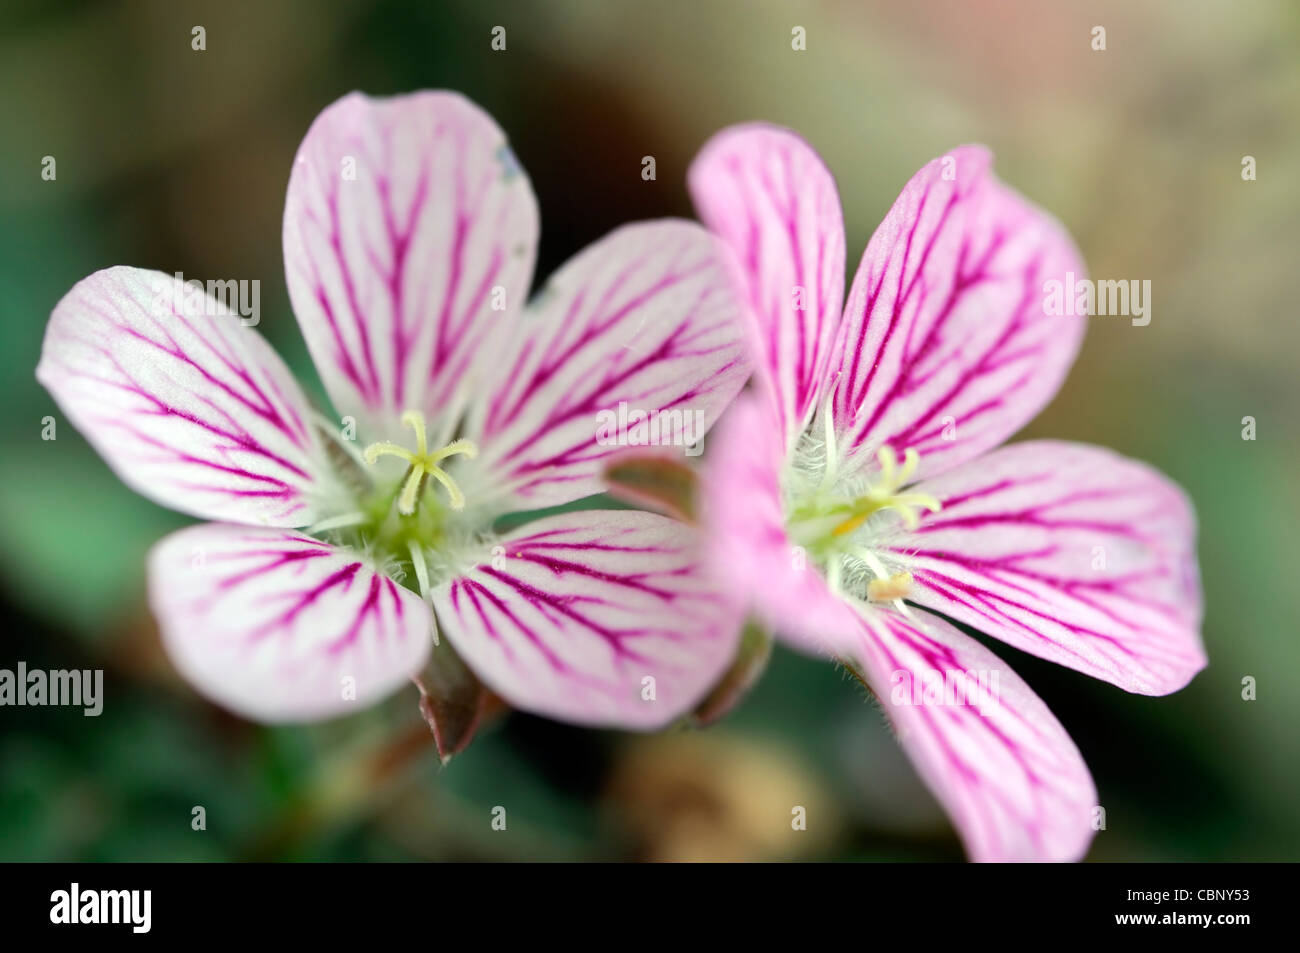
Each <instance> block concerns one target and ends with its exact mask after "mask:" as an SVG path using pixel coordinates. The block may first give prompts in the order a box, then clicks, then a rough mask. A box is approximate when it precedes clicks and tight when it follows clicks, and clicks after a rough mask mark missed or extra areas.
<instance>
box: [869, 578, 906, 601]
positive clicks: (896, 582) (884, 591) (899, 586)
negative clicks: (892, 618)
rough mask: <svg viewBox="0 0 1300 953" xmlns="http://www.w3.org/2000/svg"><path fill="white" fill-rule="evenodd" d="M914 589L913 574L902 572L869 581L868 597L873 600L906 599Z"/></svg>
mask: <svg viewBox="0 0 1300 953" xmlns="http://www.w3.org/2000/svg"><path fill="white" fill-rule="evenodd" d="M911 589H912V574H911V573H910V572H900V573H897V574H896V575H893V576H890V577H889V578H888V579H873V580H871V581H870V582H869V583H867V598H868V599H870V600H871V601H872V602H893V601H894V600H895V599H905V598H907V594H908V593H909V592H910V591H911Z"/></svg>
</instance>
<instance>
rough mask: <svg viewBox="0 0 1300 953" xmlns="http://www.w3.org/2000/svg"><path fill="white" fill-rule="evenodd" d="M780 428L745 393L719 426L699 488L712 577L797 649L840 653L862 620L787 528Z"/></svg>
mask: <svg viewBox="0 0 1300 953" xmlns="http://www.w3.org/2000/svg"><path fill="white" fill-rule="evenodd" d="M783 449H784V448H783V447H782V446H781V435H780V430H779V428H778V427H777V426H776V420H775V418H774V416H773V414H772V413H770V408H769V406H768V405H767V404H766V403H764V402H762V401H760V400H759V399H758V398H757V397H756V396H755V395H753V394H742V395H741V396H740V397H738V398H737V399H736V401H735V403H734V404H732V406H731V409H730V410H729V411H728V412H727V414H726V415H725V416H724V417H723V418H722V421H721V422H720V423H719V424H718V430H717V434H716V436H715V437H714V438H713V445H712V447H711V449H710V452H709V458H708V462H707V464H706V467H705V470H704V475H703V481H702V484H701V494H702V507H701V520H702V523H703V525H704V528H705V539H706V541H707V556H708V563H709V568H710V572H711V574H712V575H713V576H714V577H715V578H717V579H718V580H719V582H720V584H723V585H726V586H727V587H728V588H729V589H730V590H732V591H733V592H735V593H737V594H738V597H739V598H741V600H742V602H743V603H744V604H745V606H746V607H747V608H750V609H752V610H753V611H754V612H755V613H756V614H757V615H758V616H759V617H760V618H761V619H762V621H763V622H764V623H765V624H766V625H768V626H769V627H770V628H772V629H773V630H774V631H775V633H776V634H777V635H778V636H779V637H781V638H782V640H783V641H785V642H787V643H788V644H790V645H791V646H793V647H794V648H797V649H800V650H801V651H804V652H808V653H810V654H815V655H825V654H827V653H834V652H836V651H838V650H839V648H840V647H841V646H842V645H843V644H844V642H845V640H846V639H848V640H852V639H855V638H856V637H857V633H858V629H859V628H860V625H859V620H858V618H857V615H856V614H855V613H854V612H853V611H852V610H851V609H850V608H849V606H848V604H847V603H846V602H845V601H844V600H843V599H842V598H840V597H839V596H837V595H835V593H833V592H832V591H831V589H830V586H829V585H828V584H827V582H826V580H825V579H824V578H823V577H822V575H821V573H820V572H819V571H818V569H817V568H816V566H815V565H814V564H813V563H812V561H811V560H810V559H809V558H808V555H807V553H805V552H804V551H803V550H802V549H801V548H800V547H798V546H796V545H795V544H794V543H793V542H791V540H790V538H789V536H788V535H787V534H786V529H785V513H784V509H783V505H782V498H781V487H780V473H781V467H782V465H783V461H784V453H783Z"/></svg>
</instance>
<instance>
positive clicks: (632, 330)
mask: <svg viewBox="0 0 1300 953" xmlns="http://www.w3.org/2000/svg"><path fill="white" fill-rule="evenodd" d="M727 254H728V253H727V252H726V250H725V248H724V247H723V246H722V244H721V243H720V242H719V241H718V240H717V239H715V238H713V237H712V236H711V235H709V233H708V232H706V231H705V230H704V229H703V228H701V227H699V226H698V225H695V224H693V223H690V222H685V221H676V220H662V221H655V222H640V223H637V224H634V225H625V226H623V227H622V228H619V229H617V230H615V231H614V232H611V233H610V234H609V235H607V236H605V237H604V238H603V239H601V240H600V241H598V242H596V243H595V244H594V245H591V246H590V247H588V248H587V249H585V250H584V251H582V252H580V253H579V254H578V255H577V256H576V257H575V258H573V259H572V260H571V261H569V262H568V263H567V264H566V265H565V266H564V267H562V268H561V269H560V270H559V271H558V272H556V274H555V275H554V277H552V278H551V280H550V282H549V283H548V284H547V285H546V287H545V288H544V289H543V290H542V292H541V295H540V299H539V300H538V301H537V302H535V303H534V304H533V305H530V313H528V314H526V315H523V316H520V317H519V319H518V320H510V319H507V320H509V323H504V322H503V323H502V325H501V327H500V331H499V334H500V336H499V337H498V338H497V339H496V340H497V343H498V344H499V346H500V353H501V354H502V355H503V357H502V359H501V360H500V362H499V363H498V364H497V367H496V378H495V381H494V382H493V383H492V385H491V386H488V387H486V388H485V390H486V392H487V396H486V399H485V400H483V401H481V402H480V403H479V404H477V405H476V406H475V407H474V408H473V410H472V412H471V415H470V418H469V419H468V421H467V423H466V434H467V436H469V437H470V438H472V439H473V440H475V441H476V442H477V443H478V445H479V447H480V448H481V455H480V458H479V461H478V462H479V466H480V467H481V472H482V473H483V474H484V479H488V478H491V479H492V480H494V481H495V482H496V483H498V484H500V485H504V486H508V487H510V488H511V489H512V491H513V492H514V493H515V494H516V495H517V497H518V498H520V499H522V500H524V501H526V502H527V504H528V505H529V506H533V507H542V506H551V505H555V504H559V503H565V502H568V501H570V500H575V499H578V498H580V497H583V496H587V495H590V494H592V493H599V492H600V491H601V490H602V489H603V488H604V484H603V481H602V480H601V469H602V466H603V463H604V461H605V460H606V459H607V458H609V457H610V455H611V454H614V453H617V452H619V451H620V448H621V447H623V446H627V445H643V444H646V443H656V444H659V445H672V446H683V447H686V446H689V445H691V444H693V443H697V442H698V441H699V440H700V439H701V438H702V437H703V435H704V432H705V431H707V430H708V428H709V427H710V426H712V425H713V422H714V421H715V420H716V419H717V417H718V415H719V414H720V413H722V410H723V408H724V407H726V405H727V404H728V402H730V400H731V399H732V398H733V397H734V396H735V395H736V393H737V392H738V391H739V390H740V388H741V386H742V385H743V384H744V382H745V378H746V377H747V376H748V373H749V365H748V362H747V361H746V360H745V358H744V353H743V352H744V348H743V344H742V342H741V330H740V321H739V308H740V305H739V301H738V300H737V298H736V296H735V293H734V291H733V289H732V285H731V283H730V281H729V280H728V279H727V278H726V274H725V269H724V264H723V262H724V261H725V257H726V255H727ZM492 353H493V354H496V353H498V350H497V349H496V348H494V349H493V352H492ZM638 419H640V420H644V421H645V426H644V427H643V428H640V429H638V427H637V421H638ZM625 428H626V429H625Z"/></svg>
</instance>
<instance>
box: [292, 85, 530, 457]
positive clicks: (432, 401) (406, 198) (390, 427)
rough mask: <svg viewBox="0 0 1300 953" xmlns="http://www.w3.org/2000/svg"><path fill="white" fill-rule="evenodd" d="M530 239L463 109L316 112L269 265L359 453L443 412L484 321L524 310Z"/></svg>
mask: <svg viewBox="0 0 1300 953" xmlns="http://www.w3.org/2000/svg"><path fill="white" fill-rule="evenodd" d="M537 235H538V220H537V200H536V198H535V197H534V195H533V190H532V186H531V185H530V184H529V182H528V177H527V176H526V175H525V174H524V173H523V171H522V170H521V169H520V168H519V166H518V164H517V163H516V161H515V159H514V156H513V154H512V153H511V152H510V149H509V147H508V146H507V145H506V138H505V134H504V133H502V131H501V129H500V128H499V127H498V126H497V124H496V123H495V122H494V121H493V120H492V118H491V117H490V116H488V115H487V114H486V113H485V112H483V111H482V110H481V109H479V108H478V107H477V106H475V105H474V104H473V103H471V102H470V101H469V100H467V99H465V98H464V97H462V96H460V95H459V94H456V93H449V92H427V91H426V92H419V93H412V94H410V95H407V96H398V97H395V98H392V99H370V98H368V97H366V96H363V95H361V94H360V93H352V94H350V95H348V96H345V97H344V98H342V99H340V100H339V101H338V102H336V103H334V104H333V105H331V106H329V107H328V108H326V109H325V111H324V112H322V113H321V114H320V116H318V117H317V118H316V121H315V122H314V123H313V124H312V127H311V129H310V130H309V131H308V133H307V137H306V138H305V139H304V140H303V143H302V146H301V148H300V149H299V152H298V158H297V161H296V163H295V164H294V169H293V174H292V176H291V177H290V179H289V194H288V198H287V201H286V202H285V209H284V258H285V272H286V275H287V278H288V282H289V294H290V297H291V298H292V300H293V307H294V311H295V312H296V313H297V315H298V321H299V323H300V324H301V325H302V331H303V336H304V337H305V338H306V339H307V346H308V347H309V348H310V349H311V354H312V357H313V359H314V360H315V361H316V366H317V368H318V369H319V370H320V374H321V377H322V379H323V380H324V383H325V387H326V390H328V391H329V394H330V397H331V399H332V400H333V401H334V405H335V409H337V410H338V412H339V413H340V414H349V415H353V416H356V417H357V418H358V419H359V420H360V421H363V422H364V429H365V430H366V432H367V434H368V435H369V436H370V439H378V438H379V437H386V438H393V437H395V436H397V432H398V429H399V428H398V416H399V415H400V414H401V413H402V412H403V411H405V410H420V411H423V412H424V413H425V414H427V415H428V416H429V417H430V418H433V417H434V416H435V415H437V414H438V413H439V412H441V411H444V410H454V408H455V407H456V406H457V402H458V401H459V400H462V399H463V398H464V396H465V393H467V392H468V390H469V388H470V383H469V380H468V379H467V378H468V375H470V374H471V370H472V365H473V363H474V361H475V358H476V356H477V354H478V351H479V349H480V344H481V342H482V340H483V337H484V335H485V334H486V333H487V331H488V329H489V328H491V326H492V324H493V322H494V321H499V320H501V317H502V316H501V314H499V313H496V312H495V311H494V307H498V308H499V307H501V306H502V305H504V309H505V310H507V311H518V310H519V309H520V308H521V307H522V305H523V303H524V300H525V297H526V295H527V294H528V285H529V282H530V281H531V280H532V272H533V260H534V257H535V253H536V248H537ZM494 299H495V300H494Z"/></svg>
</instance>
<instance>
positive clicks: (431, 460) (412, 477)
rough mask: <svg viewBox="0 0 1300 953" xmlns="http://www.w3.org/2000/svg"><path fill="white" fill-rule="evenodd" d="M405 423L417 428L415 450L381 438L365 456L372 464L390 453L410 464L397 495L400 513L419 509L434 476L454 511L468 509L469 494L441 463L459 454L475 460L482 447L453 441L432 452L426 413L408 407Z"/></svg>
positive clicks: (413, 428)
mask: <svg viewBox="0 0 1300 953" xmlns="http://www.w3.org/2000/svg"><path fill="white" fill-rule="evenodd" d="M402 423H403V424H405V425H406V426H408V427H410V428H411V429H412V430H414V431H415V452H414V453H412V452H411V451H410V450H408V449H406V447H403V446H402V445H401V444H396V443H393V442H391V441H388V440H380V441H378V442H377V443H372V444H371V445H370V446H368V447H366V449H365V451H364V453H363V456H364V458H365V461H366V463H368V464H370V465H371V466H374V465H375V462H376V461H377V460H378V459H379V458H380V457H385V456H390V457H398V458H400V459H402V460H405V461H406V462H407V463H408V464H410V467H409V469H408V470H407V471H406V478H405V480H404V481H403V483H402V490H401V492H400V493H399V494H398V497H397V512H399V513H401V514H402V515H403V516H410V515H411V514H413V513H414V512H415V508H416V506H417V505H418V503H419V501H420V495H421V493H422V492H423V490H424V487H425V486H426V484H427V483H428V478H429V477H433V478H434V479H435V480H437V481H438V482H439V483H441V484H442V485H443V487H444V488H445V489H446V491H447V503H448V505H449V506H450V507H451V508H452V509H453V510H463V509H464V508H465V494H464V493H462V492H461V489H460V487H459V486H457V485H456V481H455V480H453V479H452V478H451V476H450V474H448V473H447V471H446V470H444V469H443V468H442V467H440V466H439V465H438V464H440V463H441V462H442V461H443V460H445V459H447V458H448V457H451V456H455V455H457V454H459V455H461V456H465V457H468V458H470V459H473V458H474V457H476V456H478V447H477V446H475V445H474V441H472V440H466V439H464V438H462V439H460V440H453V441H452V442H451V443H449V444H447V445H446V446H445V447H442V448H440V449H438V450H434V451H433V452H430V451H429V445H428V437H427V436H426V431H425V425H424V414H422V413H420V411H418V410H408V411H406V412H405V413H404V414H402Z"/></svg>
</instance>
